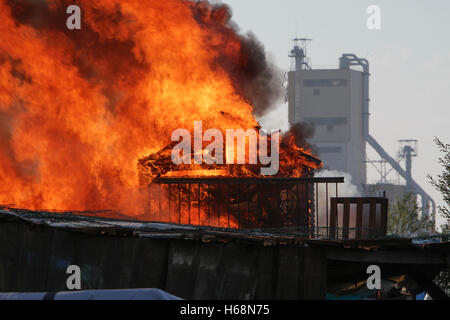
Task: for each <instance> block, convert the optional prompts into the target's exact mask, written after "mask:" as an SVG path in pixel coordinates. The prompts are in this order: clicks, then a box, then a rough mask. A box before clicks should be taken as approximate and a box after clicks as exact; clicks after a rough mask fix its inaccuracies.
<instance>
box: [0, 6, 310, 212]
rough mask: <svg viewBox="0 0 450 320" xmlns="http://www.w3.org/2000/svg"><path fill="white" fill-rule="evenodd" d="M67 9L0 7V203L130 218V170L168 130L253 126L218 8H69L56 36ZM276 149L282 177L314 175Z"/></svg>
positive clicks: (134, 200)
mask: <svg viewBox="0 0 450 320" xmlns="http://www.w3.org/2000/svg"><path fill="white" fill-rule="evenodd" d="M71 4H73V2H72V1H63V0H53V1H51V0H48V1H44V0H41V1H39V0H35V1H32V0H9V1H7V0H0V204H2V203H3V204H13V205H14V206H16V207H26V208H29V209H56V210H103V209H113V210H115V211H120V212H124V213H126V214H127V215H128V216H134V215H139V214H142V212H143V211H144V205H143V203H144V202H145V201H143V197H144V193H143V192H142V191H141V188H140V184H139V178H138V170H137V163H138V161H139V160H140V159H143V158H145V157H147V156H148V155H149V154H155V153H157V152H159V151H160V150H162V149H164V147H166V146H167V145H168V144H169V143H170V137H171V134H172V132H173V130H175V129H176V128H190V127H191V126H192V124H193V123H194V121H197V120H203V121H204V122H205V123H207V125H208V126H209V127H211V128H219V129H222V130H225V129H234V128H236V129H238V128H254V127H257V126H258V123H257V121H256V120H255V109H254V107H253V106H254V105H255V104H254V100H255V99H257V98H256V97H257V93H256V94H255V92H253V94H252V90H253V89H252V88H249V85H248V83H251V81H252V79H253V78H252V77H253V75H252V68H254V67H255V66H254V65H253V64H252V63H253V62H252V59H253V57H252V50H249V44H248V43H249V41H250V40H249V37H244V36H241V35H239V34H238V33H237V32H236V30H235V28H233V27H232V24H231V23H230V13H229V10H228V9H227V7H226V6H220V5H215V6H213V5H210V4H208V3H207V2H193V1H186V0H164V1H160V0H152V1H142V0H128V1H119V0H96V1H92V0H79V1H77V2H76V4H77V5H79V6H80V7H81V8H82V13H83V15H82V28H81V30H68V29H67V28H66V19H67V14H66V8H67V7H68V6H69V5H71ZM258 81H259V80H258ZM249 92H250V93H249ZM253 98H254V99H253ZM256 113H257V112H256ZM285 140H286V141H287V143H286V144H285V146H284V147H282V150H281V152H282V155H281V165H282V166H287V165H288V166H291V167H292V168H300V167H301V166H308V167H310V168H317V167H318V165H317V164H316V163H315V162H311V163H309V162H308V161H306V162H301V161H304V160H299V159H300V158H299V159H297V158H295V157H291V155H293V154H294V153H295V152H296V151H298V150H301V151H303V152H306V153H307V154H309V151H307V150H303V149H301V148H299V147H297V146H296V145H295V142H294V141H293V139H291V138H289V139H285ZM289 159H294V160H289ZM283 161H284V162H283ZM290 161H291V162H292V163H288V162H290ZM299 161H300V162H299ZM289 174H290V175H292V176H300V175H301V174H302V170H299V169H296V170H290V171H289Z"/></svg>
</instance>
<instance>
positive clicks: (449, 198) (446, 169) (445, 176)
mask: <svg viewBox="0 0 450 320" xmlns="http://www.w3.org/2000/svg"><path fill="white" fill-rule="evenodd" d="M434 141H435V142H436V144H437V146H438V147H439V150H440V151H441V152H442V153H443V156H442V157H441V158H439V163H440V164H441V165H442V167H443V170H442V173H441V174H440V175H438V176H437V177H436V178H433V177H432V176H430V175H429V176H428V178H429V179H430V181H431V184H432V185H433V186H434V187H435V188H436V190H438V191H439V192H440V193H441V194H442V198H443V199H444V202H445V206H439V212H440V213H441V214H442V216H443V217H444V218H445V219H447V223H446V224H445V225H443V226H442V231H443V232H450V209H449V208H450V144H444V143H443V142H442V141H440V140H439V139H438V138H435V139H434Z"/></svg>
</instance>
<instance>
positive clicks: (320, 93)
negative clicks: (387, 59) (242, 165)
mask: <svg viewBox="0 0 450 320" xmlns="http://www.w3.org/2000/svg"><path fill="white" fill-rule="evenodd" d="M308 41H311V39H294V42H295V44H294V48H293V50H292V51H291V53H290V55H289V56H290V57H291V58H293V59H294V62H295V67H294V69H293V70H292V71H290V72H289V73H288V102H289V123H290V125H294V124H295V123H298V122H303V123H309V124H311V125H313V126H314V128H315V132H314V136H313V137H312V138H311V139H310V140H309V142H310V143H311V144H312V145H314V146H316V148H317V151H318V153H319V154H318V156H319V157H320V159H321V160H322V161H323V163H324V167H325V168H327V169H330V170H338V171H343V172H347V173H349V174H351V176H352V178H353V184H355V185H357V186H358V187H359V188H360V190H361V191H363V190H367V173H366V172H367V170H366V169H367V168H366V163H367V161H366V160H367V157H366V145H367V144H369V145H370V146H371V147H372V148H373V149H374V150H375V151H376V152H377V153H378V155H379V156H380V157H381V159H382V160H383V162H386V163H388V164H389V165H390V166H391V167H392V169H393V170H395V171H396V172H398V173H399V174H400V176H402V177H403V178H404V179H405V182H406V187H405V190H406V191H407V192H412V193H416V194H418V195H420V196H421V200H422V208H423V209H422V210H423V216H429V215H432V216H433V217H435V211H436V208H435V203H434V201H433V200H432V199H431V197H430V196H429V195H428V194H427V193H426V192H425V191H424V190H423V189H422V188H421V187H420V186H419V185H418V184H417V183H416V182H415V181H414V180H413V178H412V176H411V157H412V156H413V155H414V148H412V147H411V146H410V145H408V144H407V145H405V147H404V149H403V150H402V152H403V158H404V159H406V169H403V168H402V167H401V165H400V164H399V163H398V162H397V161H396V160H394V159H393V158H392V157H391V156H390V155H389V154H388V153H387V152H386V151H385V150H384V149H383V148H382V147H381V146H380V144H379V143H378V142H377V141H376V140H375V138H373V137H372V136H371V135H370V133H369V115H370V114H369V103H370V99H369V79H370V68H369V62H368V61H367V60H366V59H361V58H359V57H357V56H356V55H354V54H343V55H342V56H341V58H340V59H339V68H338V69H312V68H311V67H310V65H309V63H307V61H308V59H307V55H306V44H307V42H308ZM355 67H357V68H358V69H355Z"/></svg>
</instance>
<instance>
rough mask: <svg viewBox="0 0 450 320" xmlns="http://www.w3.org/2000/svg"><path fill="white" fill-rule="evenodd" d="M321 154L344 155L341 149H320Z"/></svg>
mask: <svg viewBox="0 0 450 320" xmlns="http://www.w3.org/2000/svg"><path fill="white" fill-rule="evenodd" d="M318 151H319V153H320V154H324V153H342V148H341V147H319V150H318Z"/></svg>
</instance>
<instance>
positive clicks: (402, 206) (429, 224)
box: [388, 193, 434, 238]
mask: <svg viewBox="0 0 450 320" xmlns="http://www.w3.org/2000/svg"><path fill="white" fill-rule="evenodd" d="M420 213H421V208H420V207H419V206H418V205H417V197H416V196H415V195H414V194H411V193H408V194H406V195H405V196H404V197H403V198H400V199H399V200H398V201H397V203H395V204H394V206H393V207H392V209H391V210H390V212H389V215H388V234H391V235H395V236H398V237H402V238H410V237H417V236H421V235H425V234H428V233H430V232H431V231H432V228H433V225H434V223H433V221H432V220H431V219H430V218H425V219H422V218H420V215H421V214H420Z"/></svg>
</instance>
